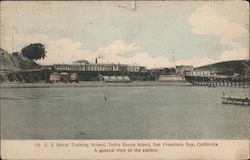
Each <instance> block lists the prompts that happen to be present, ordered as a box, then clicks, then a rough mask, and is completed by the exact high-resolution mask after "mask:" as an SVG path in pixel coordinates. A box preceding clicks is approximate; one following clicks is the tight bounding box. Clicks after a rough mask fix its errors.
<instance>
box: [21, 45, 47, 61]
mask: <svg viewBox="0 0 250 160" xmlns="http://www.w3.org/2000/svg"><path fill="white" fill-rule="evenodd" d="M45 53H46V51H45V48H44V45H43V44H41V43H34V44H30V45H28V46H26V47H24V48H23V49H22V51H21V54H22V55H23V56H24V57H27V58H29V59H31V60H38V59H41V58H43V59H44V57H45V56H46V55H45Z"/></svg>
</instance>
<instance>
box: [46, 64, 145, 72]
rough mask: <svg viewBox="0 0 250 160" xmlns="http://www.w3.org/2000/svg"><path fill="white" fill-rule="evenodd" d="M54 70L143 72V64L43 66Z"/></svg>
mask: <svg viewBox="0 0 250 160" xmlns="http://www.w3.org/2000/svg"><path fill="white" fill-rule="evenodd" d="M44 67H45V68H49V69H50V70H54V71H59V72H62V71H93V72H109V71H112V72H113V71H114V72H118V71H120V72H145V71H146V67H144V66H130V65H125V64H113V63H111V64H99V63H98V64H55V65H51V66H44Z"/></svg>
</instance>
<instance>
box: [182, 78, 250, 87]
mask: <svg viewBox="0 0 250 160" xmlns="http://www.w3.org/2000/svg"><path fill="white" fill-rule="evenodd" d="M185 80H186V81H187V82H189V83H192V84H194V85H199V86H208V87H242V88H250V78H232V77H226V78H225V77H215V76H185Z"/></svg>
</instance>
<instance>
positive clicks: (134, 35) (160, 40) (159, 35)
mask: <svg viewBox="0 0 250 160" xmlns="http://www.w3.org/2000/svg"><path fill="white" fill-rule="evenodd" d="M0 7H1V10H0V13H1V15H0V16H1V48H2V49H4V50H6V51H8V52H10V53H11V52H13V51H19V52H20V51H21V49H22V48H23V47H25V46H27V45H29V44H31V43H42V44H44V45H45V49H46V51H47V53H46V54H47V57H46V58H45V59H43V60H39V61H37V62H38V63H39V64H54V63H72V62H73V61H75V60H79V59H86V60H88V61H89V62H92V63H94V61H95V58H96V57H99V62H100V63H121V64H130V65H143V66H146V67H148V68H153V67H171V66H174V65H194V66H195V67H197V66H202V65H206V64H210V63H214V62H220V61H228V60H239V59H249V29H248V28H249V6H248V3H247V2H245V1H206V2H202V1H148V2H147V1H136V2H134V1H94V2H91V1H74V2H72V1H71V2H67V1H59V2H56V1H38V2H35V1H26V2H25V1H21V2H18V1H1V2H0Z"/></svg>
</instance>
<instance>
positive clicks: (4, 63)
mask: <svg viewBox="0 0 250 160" xmlns="http://www.w3.org/2000/svg"><path fill="white" fill-rule="evenodd" d="M38 67H39V65H38V64H36V63H35V62H34V61H32V60H30V59H28V58H26V57H23V56H20V55H19V54H9V53H7V52H6V51H5V50H3V49H2V48H0V71H15V70H22V69H33V68H38Z"/></svg>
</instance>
